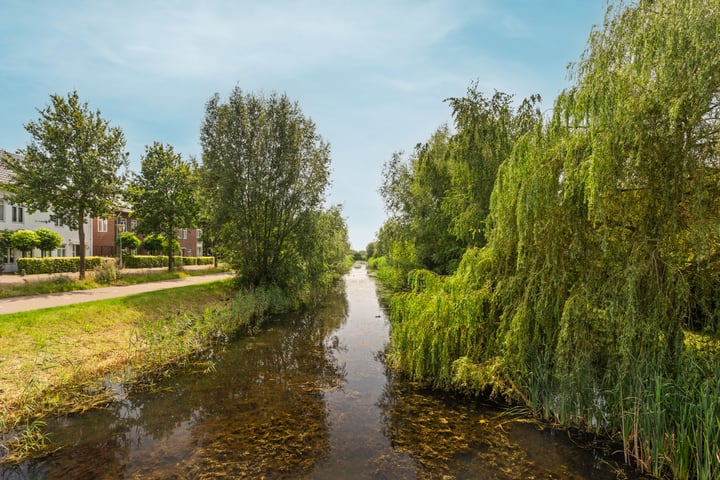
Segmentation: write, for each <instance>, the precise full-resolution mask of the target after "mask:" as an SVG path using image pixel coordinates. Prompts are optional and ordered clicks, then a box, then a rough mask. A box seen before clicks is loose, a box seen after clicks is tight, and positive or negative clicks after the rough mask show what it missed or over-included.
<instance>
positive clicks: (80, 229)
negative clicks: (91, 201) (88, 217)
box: [78, 209, 85, 280]
mask: <svg viewBox="0 0 720 480" xmlns="http://www.w3.org/2000/svg"><path fill="white" fill-rule="evenodd" d="M79 213H80V218H79V219H78V237H79V238H80V273H79V275H78V277H79V278H80V280H85V210H83V209H80V212H79Z"/></svg>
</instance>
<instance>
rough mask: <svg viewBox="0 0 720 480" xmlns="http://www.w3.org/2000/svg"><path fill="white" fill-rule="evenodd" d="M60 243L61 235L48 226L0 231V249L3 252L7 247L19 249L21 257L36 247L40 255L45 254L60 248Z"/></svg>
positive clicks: (61, 241)
mask: <svg viewBox="0 0 720 480" xmlns="http://www.w3.org/2000/svg"><path fill="white" fill-rule="evenodd" d="M62 244H63V238H62V236H61V235H60V234H59V233H57V232H56V231H54V230H50V229H49V228H38V229H37V230H16V231H14V232H13V231H10V230H2V231H0V249H1V250H2V251H3V252H5V251H7V249H9V248H14V249H16V250H20V252H22V255H23V257H24V256H26V255H27V253H28V252H32V251H33V250H34V249H36V248H37V249H39V250H40V255H42V256H45V254H48V253H50V252H52V251H53V250H55V249H57V248H60V246H61V245H62Z"/></svg>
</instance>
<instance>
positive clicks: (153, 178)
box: [128, 142, 199, 270]
mask: <svg viewBox="0 0 720 480" xmlns="http://www.w3.org/2000/svg"><path fill="white" fill-rule="evenodd" d="M197 179H198V177H197V166H196V165H195V163H194V162H192V161H184V160H183V159H182V156H181V155H180V154H178V153H175V151H174V149H173V147H172V146H171V145H162V144H160V143H158V142H155V143H154V144H153V145H150V146H146V147H145V155H144V157H143V158H142V161H141V165H140V173H139V174H134V175H133V176H132V180H131V182H130V185H129V187H128V200H129V201H130V202H131V203H132V204H133V216H134V217H136V218H138V219H140V223H139V224H138V231H139V232H141V233H161V234H162V235H163V236H164V237H165V238H167V239H169V241H168V242H167V245H168V246H167V248H166V253H167V256H168V269H169V270H172V268H173V253H174V252H173V249H172V248H171V246H172V245H173V241H176V240H177V238H178V234H177V229H178V228H188V227H194V226H195V224H196V222H197V220H198V215H199V205H198V201H197V191H198V182H197Z"/></svg>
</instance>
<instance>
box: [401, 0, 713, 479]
mask: <svg viewBox="0 0 720 480" xmlns="http://www.w3.org/2000/svg"><path fill="white" fill-rule="evenodd" d="M718 38H720V3H718V2H717V1H705V2H696V1H689V0H666V1H640V2H635V3H632V4H625V3H623V2H621V3H618V4H616V5H615V6H614V7H613V8H611V9H610V10H609V11H608V15H607V17H606V20H605V23H604V26H603V28H602V29H598V30H595V31H593V33H592V34H591V36H590V39H589V42H588V47H587V49H586V51H585V53H584V54H583V56H582V57H581V59H580V61H579V62H578V63H577V65H575V66H574V68H573V75H574V77H573V78H574V80H575V86H574V87H572V88H571V89H569V90H567V91H565V92H563V94H561V95H560V97H559V98H558V99H557V101H556V104H555V109H554V113H553V116H552V118H551V119H550V120H549V121H548V122H547V124H546V125H543V126H538V125H536V126H535V128H528V129H526V130H525V131H524V132H522V134H520V135H518V136H517V137H516V139H515V141H514V142H513V144H512V146H511V148H510V149H509V152H508V154H507V155H506V157H505V158H503V159H502V161H501V162H500V164H499V167H498V173H497V178H496V180H495V183H494V188H493V191H492V194H491V197H490V203H489V205H490V211H489V216H488V217H487V220H486V223H487V226H486V229H485V231H486V232H487V233H486V236H487V241H488V243H487V246H485V247H484V248H482V249H477V248H472V249H469V250H468V251H467V252H466V253H465V255H464V257H463V259H462V261H461V263H460V265H459V267H458V270H457V272H456V273H455V275H453V276H451V277H447V278H445V277H440V276H437V275H435V274H433V273H431V272H427V271H416V272H413V273H412V274H411V276H410V282H411V284H412V286H413V289H414V290H413V291H412V292H410V293H405V294H400V295H397V296H396V297H395V298H394V299H393V301H392V303H391V317H392V321H393V351H392V352H391V359H392V360H393V361H394V362H395V365H396V366H397V367H398V368H400V369H401V370H403V371H405V372H406V373H408V374H409V375H411V376H412V377H414V378H415V379H418V380H424V381H428V382H430V383H432V384H433V385H434V386H436V387H441V388H461V389H465V390H469V391H473V392H483V393H490V394H494V395H498V396H504V397H505V398H507V399H509V400H511V401H517V402H522V403H525V404H526V405H528V406H530V407H531V408H532V409H533V410H534V411H535V412H536V413H537V414H538V415H541V416H545V417H547V418H553V419H555V420H558V421H561V422H563V423H565V424H574V425H578V426H583V427H586V428H591V429H594V430H596V431H601V432H604V433H608V434H611V435H616V436H617V437H618V438H619V439H621V440H622V441H623V442H624V445H625V452H626V455H627V459H628V461H632V462H634V463H635V465H637V466H638V467H640V468H641V469H643V470H647V471H650V472H652V473H654V474H656V475H672V476H674V477H676V478H717V476H718V475H720V450H718V445H720V401H718V396H720V360H719V358H718V355H719V354H718V347H717V346H716V345H715V344H712V343H702V342H698V341H697V339H698V338H700V337H698V336H696V335H695V334H687V335H690V337H691V338H690V339H686V338H685V337H686V333H685V332H686V331H685V330H684V327H688V326H693V327H696V328H697V327H698V326H699V327H706V328H710V329H712V328H715V327H714V326H716V325H717V324H718V308H717V300H715V296H716V292H717V288H718V286H719V284H718V281H717V280H718V279H717V277H718V275H717V271H718V267H719V266H720V263H718V258H719V257H718V245H720V218H719V216H720V147H719V143H718V140H720V124H719V122H720V44H718ZM475 218H478V217H477V216H476V217H475Z"/></svg>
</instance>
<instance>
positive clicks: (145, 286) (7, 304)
mask: <svg viewBox="0 0 720 480" xmlns="http://www.w3.org/2000/svg"><path fill="white" fill-rule="evenodd" d="M232 276H233V274H232V273H213V274H211V275H200V276H196V277H185V278H174V279H172V280H163V281H160V282H148V283H140V284H137V285H123V286H120V287H100V288H93V289H90V290H78V291H74V292H63V293H50V294H45V295H32V296H29V297H13V298H2V299H0V315H3V314H6V313H16V312H26V311H29V310H38V309H41V308H50V307H61V306H64V305H72V304H74V303H85V302H94V301H96V300H107V299H108V298H117V297H126V296H128V295H135V294H137V293H144V292H154V291H157V290H167V289H168V288H177V287H186V286H188V285H198V284H201V283H209V282H215V281H218V280H225V279H227V278H232ZM0 288H1V287H0Z"/></svg>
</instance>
